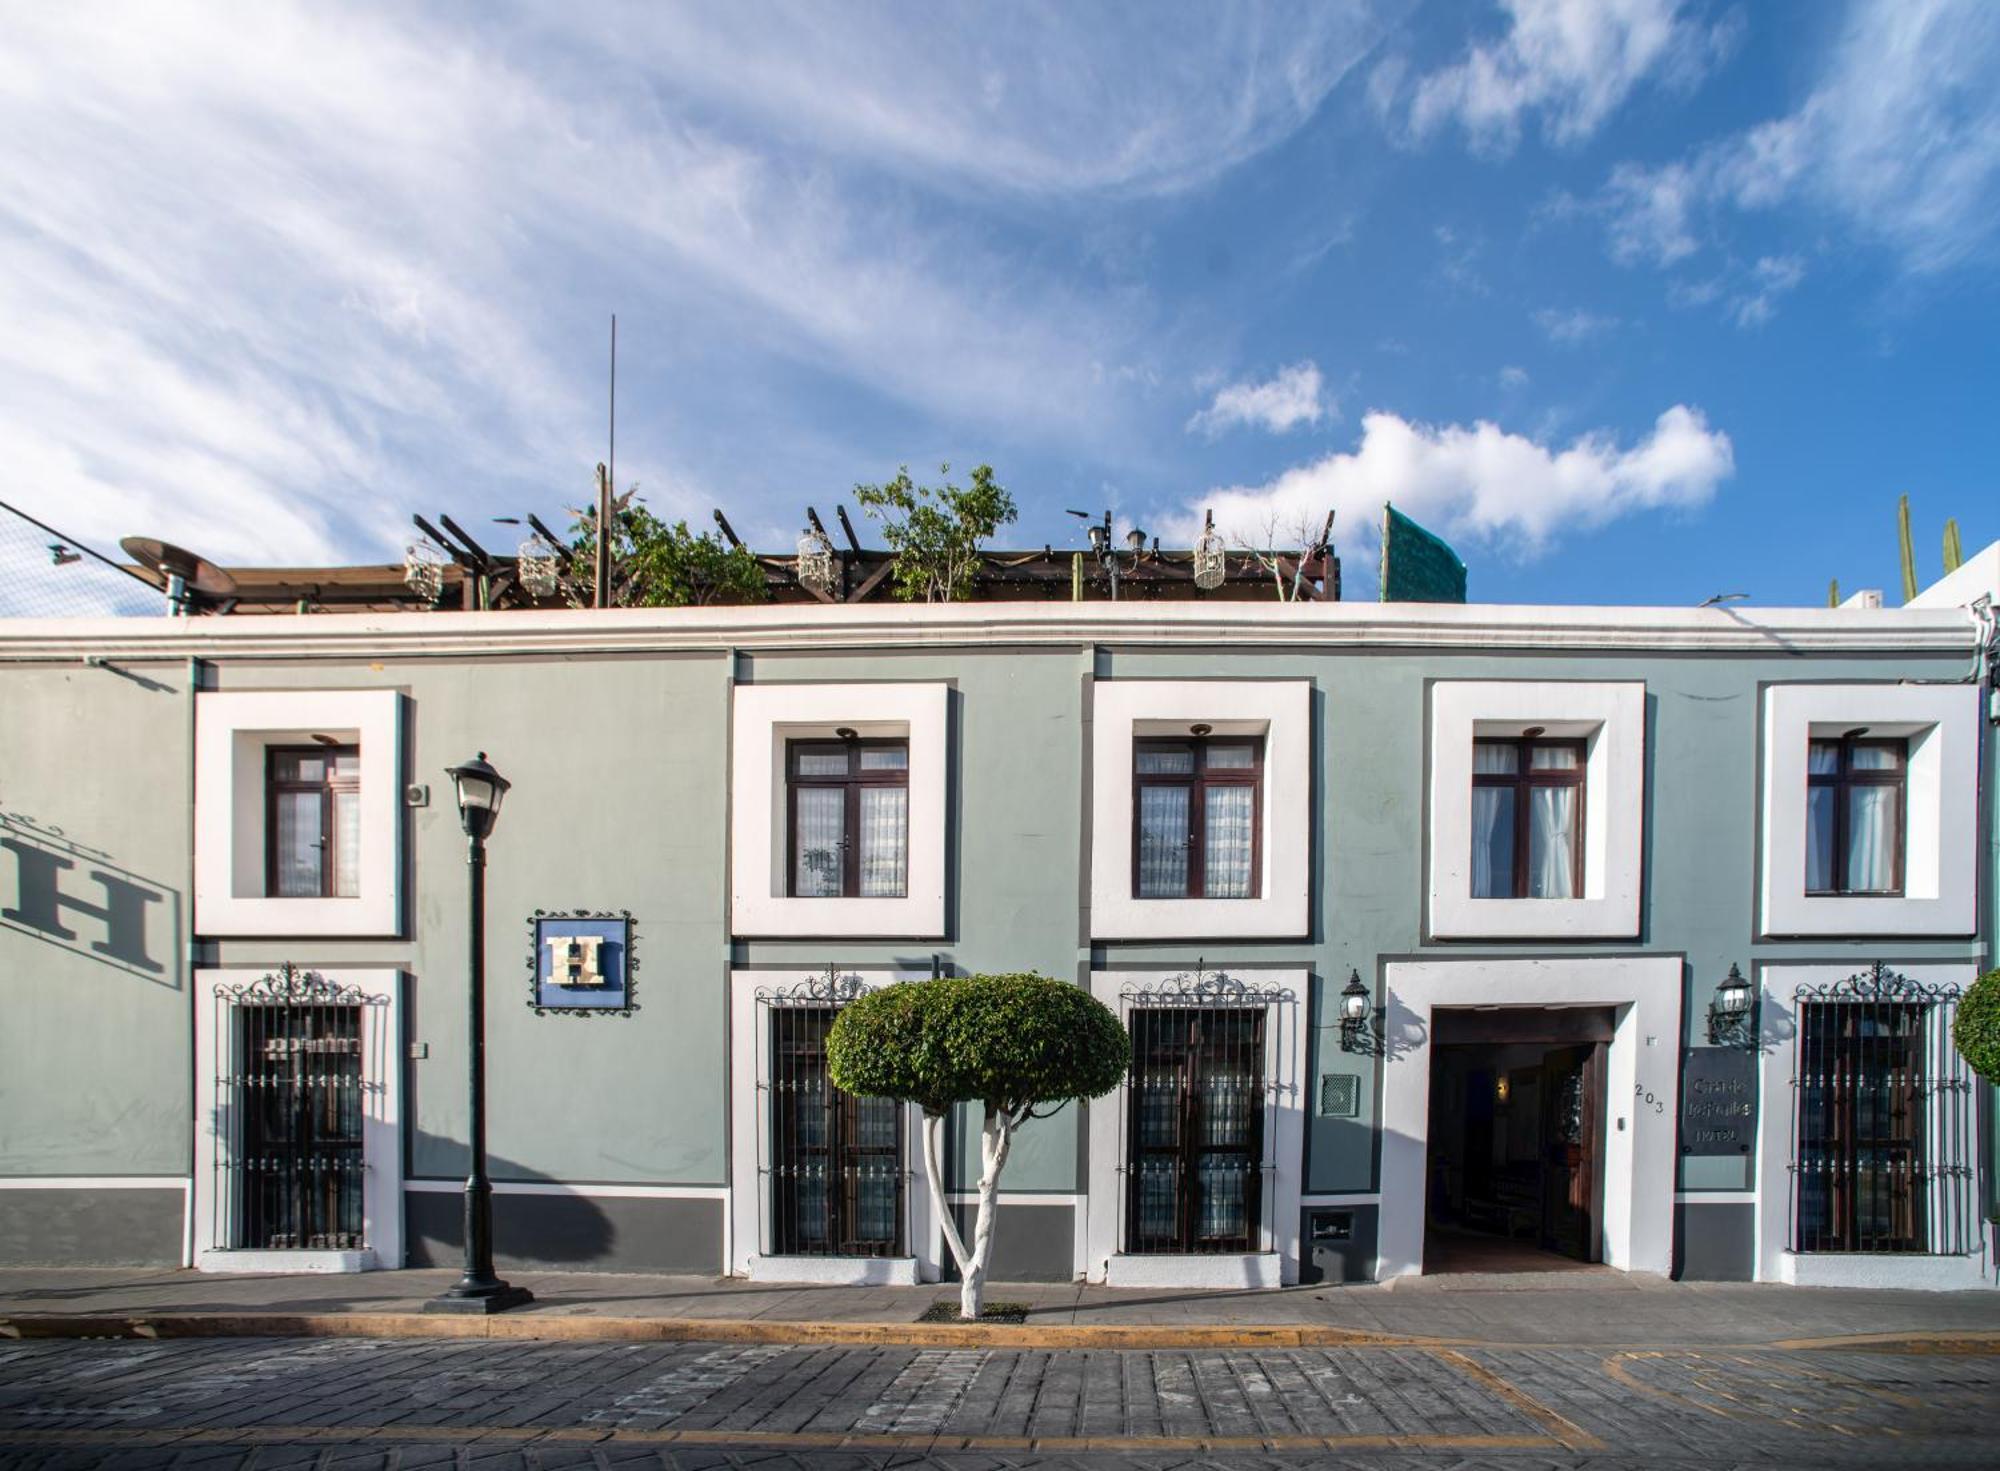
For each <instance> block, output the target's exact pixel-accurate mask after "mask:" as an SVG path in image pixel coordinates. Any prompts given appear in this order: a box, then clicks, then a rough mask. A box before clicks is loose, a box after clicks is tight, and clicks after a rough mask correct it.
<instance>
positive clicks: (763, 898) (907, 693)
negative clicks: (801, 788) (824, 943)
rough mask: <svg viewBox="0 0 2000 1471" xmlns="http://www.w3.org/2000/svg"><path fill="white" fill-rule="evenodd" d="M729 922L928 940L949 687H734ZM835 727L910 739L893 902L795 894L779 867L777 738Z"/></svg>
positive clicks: (781, 812)
mask: <svg viewBox="0 0 2000 1471" xmlns="http://www.w3.org/2000/svg"><path fill="white" fill-rule="evenodd" d="M732 699H733V705H732V708H731V715H730V775H729V855H730V856H729V929H730V933H731V934H734V935H751V936H787V935H789V936H812V937H815V938H818V937H834V936H838V937H842V938H860V937H874V938H879V939H931V938H936V937H938V936H941V935H943V934H944V931H945V923H944V877H945V840H946V839H945V795H946V794H945V785H946V783H945V772H946V768H947V766H948V765H949V758H950V751H949V749H948V748H949V732H948V726H949V723H950V699H951V690H950V686H948V685H945V684H940V683H930V684H919V683H887V682H885V683H881V684H739V685H737V686H736V687H735V693H734V695H733V696H732ZM840 730H851V731H853V732H855V733H856V734H857V735H860V736H862V737H869V736H884V737H891V738H894V737H901V738H903V739H905V740H907V741H908V742H909V743H910V773H909V818H908V820H909V847H908V851H907V856H906V858H905V864H906V869H905V882H904V892H903V897H902V898H900V899H873V898H870V899H862V898H840V899H796V898H793V897H791V896H790V894H789V875H788V874H787V873H786V871H785V851H786V846H787V844H786V831H785V823H786V820H787V807H788V804H787V802H786V799H785V743H786V742H787V741H789V740H799V739H811V738H817V739H822V740H824V739H830V738H832V737H833V736H834V735H835V733H836V732H838V731H840Z"/></svg>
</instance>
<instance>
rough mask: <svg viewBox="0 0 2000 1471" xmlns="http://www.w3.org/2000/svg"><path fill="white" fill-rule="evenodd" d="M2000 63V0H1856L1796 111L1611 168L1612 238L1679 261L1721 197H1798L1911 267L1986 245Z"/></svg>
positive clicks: (1607, 192)
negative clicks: (1670, 155) (1655, 160)
mask: <svg viewBox="0 0 2000 1471" xmlns="http://www.w3.org/2000/svg"><path fill="white" fill-rule="evenodd" d="M1996 76H2000V5H1994V4H1992V3H1991V0H1860V3H1857V4H1856V5H1855V7H1854V9H1853V12H1852V13H1851V15H1850V17H1849V20H1848V24H1847V26H1846V27H1845V29H1844V30H1843V32H1842V34H1841V37H1840V39H1839V42H1838V44H1837V45H1836V46H1835V47H1834V49H1833V52H1832V54H1831V59H1830V61H1829V63H1828V64H1827V66H1826V68H1825V70H1824V72H1823V74H1822V76H1821V78H1820V80H1819V83H1818V85H1817V86H1816V87H1815V89H1814V90H1813V92H1812V94H1811V95H1810V96H1809V97H1808V98H1807V99H1806V101H1805V102H1804V103H1803V104H1802V105H1801V106H1800V107H1798V108H1797V109H1796V110H1795V111H1793V112H1791V113H1789V114H1786V115H1784V116H1781V117H1778V118H1774V119H1771V120H1769V121H1767V122H1764V123H1761V124H1759V125H1757V126H1756V127H1753V128H1750V129H1747V130H1746V131H1744V132H1742V133H1739V134H1734V135H1731V136H1729V137H1726V138H1723V139H1721V140H1719V141H1717V142H1715V143H1712V144H1709V145H1708V146H1707V147H1705V148H1703V149H1701V150H1699V151H1698V152H1696V153H1695V154H1693V155H1692V156H1690V157H1689V158H1687V159H1684V160H1680V161H1675V162H1670V163H1667V164H1664V165H1659V166H1656V167H1646V166H1644V165H1640V164H1633V163H1625V164H1620V165H1619V166H1618V167H1617V168H1616V169H1614V170H1613V172H1612V174H1611V177H1610V179H1609V181H1608V182H1607V184H1606V185H1605V188H1604V191H1603V193H1602V194H1601V195H1600V197H1599V199H1598V208H1599V209H1601V210H1602V211H1603V213H1604V214H1605V216H1606V218H1607V222H1608V229H1609V231H1610V246H1611V252H1612V254H1613V255H1614V256H1615V257H1616V258H1618V259H1619V260H1622V261H1625V262H1627V263H1631V262H1638V261H1651V262H1653V263H1655V264H1658V265H1663V266H1664V265H1672V264H1674V263H1676V262H1678V261H1680V260H1683V259H1685V258H1686V257H1688V256H1691V255H1693V254H1694V253H1695V252H1696V251H1698V250H1700V249H1701V248H1702V247H1703V246H1704V245H1705V244H1706V243H1708V242H1709V241H1710V240H1711V239H1712V238H1713V237H1714V234H1715V231H1716V228H1717V226H1716V223H1715V222H1716V220H1717V218H1718V217H1719V215H1720V213H1721V212H1722V211H1723V210H1724V209H1736V210H1746V211H1747V210H1761V209H1769V208H1772V207H1775V206H1778V205H1783V204H1790V203H1803V204H1809V205H1813V206H1816V207H1818V208H1820V209H1823V210H1826V211H1828V212H1830V213H1831V214H1833V215H1834V216H1836V217H1838V218H1839V219H1841V220H1843V221H1844V222H1845V223H1846V224H1847V226H1848V227H1849V228H1850V229H1852V230H1853V231H1854V232H1855V234H1857V235H1858V236H1860V237H1861V238H1863V239H1866V240H1870V241H1873V242H1875V243H1878V244H1880V245H1883V246H1885V247H1887V248H1888V249H1889V250H1891V251H1892V252H1894V253H1895V254H1896V255H1897V256H1898V257H1899V258H1900V261H1901V264H1902V266H1903V268H1904V269H1905V270H1906V271H1908V272H1910V273H1911V274H1915V275H1923V274H1930V273H1935V272H1938V271H1943V270H1947V269H1949V268H1951V267H1953V266H1956V265H1959V264H1961V263H1964V262H1966V261H1968V260H1971V259H1974V258H1984V257H1987V256H1989V255H1990V253H1991V249H1992V246H1993V244H1994V241H1995V238H1996V232H2000V225H1996V221H1997V220H2000V87H1996V86H1995V85H1994V78H1995V77H1996ZM1767 305H1768V304H1767ZM1765 311H1766V308H1753V309H1752V317H1753V319H1754V318H1755V317H1756V316H1757V315H1758V313H1759V312H1765Z"/></svg>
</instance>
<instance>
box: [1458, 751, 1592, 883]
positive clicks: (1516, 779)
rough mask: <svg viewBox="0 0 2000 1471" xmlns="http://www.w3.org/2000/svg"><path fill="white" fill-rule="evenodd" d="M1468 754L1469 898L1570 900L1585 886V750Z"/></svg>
mask: <svg viewBox="0 0 2000 1471" xmlns="http://www.w3.org/2000/svg"><path fill="white" fill-rule="evenodd" d="M1538 734H1539V727H1533V726H1531V727H1529V729H1528V731H1527V732H1526V733H1524V734H1523V735H1521V736H1520V737H1517V738H1508V739H1504V740H1491V739H1489V740H1479V741H1475V742H1474V743H1473V746H1472V897H1473V898H1475V899H1574V898H1576V897H1578V896H1579V895H1581V894H1582V893H1583V892H1584V886H1583V796H1584V771H1585V742H1584V741H1581V740H1549V739H1541V738H1538Z"/></svg>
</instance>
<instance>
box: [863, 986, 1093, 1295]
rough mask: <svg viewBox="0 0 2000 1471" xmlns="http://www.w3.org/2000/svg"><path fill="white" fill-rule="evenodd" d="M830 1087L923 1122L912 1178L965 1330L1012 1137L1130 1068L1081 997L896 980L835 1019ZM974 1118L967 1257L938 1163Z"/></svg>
mask: <svg viewBox="0 0 2000 1471" xmlns="http://www.w3.org/2000/svg"><path fill="white" fill-rule="evenodd" d="M826 1053H827V1063H828V1068H829V1070H830V1072H831V1073H832V1076H833V1081H834V1084H835V1085H836V1086H837V1087H839V1088H842V1089H844V1090H845V1091H846V1092H849V1093H854V1094H859V1095H861V1096H863V1097H876V1098H894V1099H897V1100H899V1101H901V1102H905V1103H914V1104H916V1105H917V1107H919V1108H921V1109H922V1110H923V1112H924V1176H925V1178H926V1179H927V1180H929V1182H930V1188H931V1203H932V1205H933V1206H934V1207H935V1208H936V1210H937V1215H938V1219H939V1220H940V1221H941V1222H942V1223H943V1225H944V1234H945V1242H946V1244H947V1245H948V1246H950V1248H951V1254H952V1259H953V1260H954V1261H956V1262H957V1263H958V1271H959V1277H960V1282H961V1286H960V1288H959V1313H960V1315H961V1316H962V1317H966V1318H973V1319H976V1318H978V1317H979V1314H980V1309H981V1307H982V1305H983V1302H984V1299H985V1295H986V1271H987V1268H988V1266H989V1265H990V1264H991V1263H992V1260H993V1214H994V1208H995V1205H996V1203H997V1200H998V1196H999V1192H1000V1172H1001V1170H1003V1169H1004V1168H1006V1164H1007V1153H1008V1150H1009V1149H1010V1148H1011V1147H1012V1146H1013V1143H1014V1133H1015V1131H1016V1130H1017V1129H1019V1128H1020V1127H1021V1125H1023V1124H1025V1123H1026V1122H1027V1121H1028V1120H1029V1119H1032V1118H1046V1117H1048V1116H1049V1114H1052V1113H1054V1112H1056V1111H1057V1110H1058V1109H1060V1108H1061V1107H1062V1106H1063V1105H1064V1104H1065V1103H1067V1102H1069V1101H1070V1100H1071V1099H1072V1098H1099V1097H1102V1096H1103V1095H1104V1094H1106V1093H1109V1092H1110V1091H1111V1090H1112V1089H1113V1088H1115V1087H1117V1086H1118V1081H1119V1079H1121V1078H1123V1077H1124V1076H1125V1069H1126V1066H1127V1065H1128V1063H1129V1062H1130V1061H1131V1056H1132V1051H1131V1043H1130V1042H1129V1040H1128V1039H1127V1037H1126V1035H1125V1028H1124V1026H1123V1025H1122V1024H1121V1023H1120V1022H1119V1020H1118V1018H1117V1016H1116V1015H1114V1014H1113V1013H1112V1011H1111V1009H1110V1008H1109V1007H1107V1006H1106V1005H1105V1004H1104V1003H1103V1002H1101V1001H1099V1000H1097V999H1096V998H1095V997H1094V996H1092V995H1090V993H1089V992H1087V991H1084V990H1082V989H1081V988H1079V987H1076V986H1072V985H1069V984H1066V983H1065V982H1062V981H1054V980H1050V979H1049V978H1048V977H1047V976H1042V975H1036V974H1034V973H1032V972H1029V973H1026V974H1010V975H981V976H967V977H951V978H947V979H944V980H935V981H906V982H904V983H902V984H900V985H895V986H886V987H884V988H882V989H881V990H878V991H870V992H868V993H867V994H865V995H863V996H861V997H859V998H858V999H856V1000H854V1001H852V1002H850V1003H849V1004H848V1005H846V1006H844V1007H842V1008H841V1011H840V1015H839V1016H838V1017H837V1018H836V1019H835V1021H834V1024H833V1028H832V1030H831V1032H829V1034H828V1036H827V1043H826ZM959 1103H977V1104H979V1105H981V1106H982V1107H983V1108H984V1110H985V1117H984V1123H983V1124H982V1126H981V1129H980V1136H979V1158H980V1171H979V1214H978V1216H977V1217H976V1218H975V1220H974V1224H973V1231H972V1248H971V1250H970V1251H968V1250H967V1249H966V1245H965V1240H964V1237H963V1236H962V1235H961V1234H960V1232H959V1229H958V1222H957V1221H956V1220H955V1219H954V1218H953V1216H952V1213H951V1208H950V1207H949V1205H947V1204H946V1201H945V1191H944V1177H943V1173H942V1166H941V1163H940V1160H939V1142H938V1140H939V1135H940V1133H941V1132H942V1129H943V1126H944V1120H945V1115H946V1114H948V1113H949V1112H950V1111H951V1109H952V1107H953V1106H954V1105H956V1104H959Z"/></svg>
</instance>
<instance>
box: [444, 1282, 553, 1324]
mask: <svg viewBox="0 0 2000 1471" xmlns="http://www.w3.org/2000/svg"><path fill="white" fill-rule="evenodd" d="M534 1300H535V1294H534V1293H532V1292H530V1291H528V1289H527V1288H525V1287H514V1286H511V1285H510V1284H508V1283H505V1282H495V1283H493V1284H492V1285H491V1286H490V1287H488V1286H481V1287H474V1288H469V1289H468V1288H465V1287H463V1285H462V1284H461V1286H458V1287H450V1288H447V1289H446V1290H445V1291H443V1292H440V1293H439V1294H438V1295H437V1296H436V1297H434V1298H432V1299H430V1300H429V1301H428V1302H426V1303H425V1304H424V1311H425V1312H427V1313H474V1314H479V1315H482V1316H484V1315H487V1314H491V1313H504V1312H506V1311H507V1310H508V1309H509V1308H518V1307H521V1306H522V1305H524V1304H526V1303H531V1302H533V1301H534Z"/></svg>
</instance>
